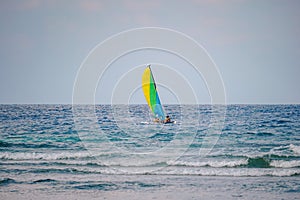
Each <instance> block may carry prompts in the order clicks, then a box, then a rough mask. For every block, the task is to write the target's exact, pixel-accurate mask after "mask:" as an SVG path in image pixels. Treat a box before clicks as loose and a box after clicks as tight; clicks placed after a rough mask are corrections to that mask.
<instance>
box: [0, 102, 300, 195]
mask: <svg viewBox="0 0 300 200" xmlns="http://www.w3.org/2000/svg"><path fill="white" fill-rule="evenodd" d="M80 109H81V111H82V110H83V111H84V110H85V112H80V113H81V114H78V112H74V108H72V106H71V105H1V106H0V160H1V163H0V177H1V178H0V191H1V193H2V194H4V193H6V194H8V193H9V194H19V193H20V191H21V192H22V193H26V192H29V191H36V190H47V191H49V193H50V194H51V193H54V192H57V191H77V192H79V193H80V191H90V190H93V191H127V190H132V191H144V190H145V191H147V190H149V189H154V190H161V191H163V190H164V188H169V186H170V185H172V187H174V188H173V189H174V190H176V188H177V187H178V188H182V187H183V188H184V187H187V188H191V187H192V188H193V187H194V188H197V187H201V188H203V187H205V186H207V187H208V185H209V184H208V185H207V184H204V183H203V184H204V186H203V185H201V186H200V185H197V184H200V183H201V180H206V179H208V177H211V178H210V179H209V180H214V179H215V178H218V177H220V179H221V180H219V181H218V180H216V182H214V185H218V184H220V183H221V182H222V181H225V182H226V181H227V183H228V184H227V187H228V189H234V190H235V191H236V192H237V193H239V191H246V190H250V191H251V190H256V189H257V188H260V189H261V188H265V192H266V193H268V192H270V193H272V192H277V193H279V194H289V195H292V196H289V197H295V199H296V196H297V194H299V193H300V186H299V181H300V106H299V105H229V106H227V107H224V106H222V107H221V108H214V107H212V106H210V105H199V106H192V105H181V106H179V105H168V106H165V111H166V112H167V113H168V114H170V115H171V117H172V119H173V120H176V121H177V123H176V124H166V125H163V124H155V123H152V122H151V121H152V119H151V117H150V116H151V115H150V114H149V110H148V108H147V106H146V105H132V106H129V107H128V106H122V105H119V106H113V107H111V106H108V105H97V106H95V107H90V108H80ZM91 111H94V112H93V113H91ZM223 111H224V113H223ZM225 111H226V112H225ZM86 113H88V114H87V115H88V116H85V114H86ZM91 116H93V117H91ZM120 177H123V178H120ZM133 177H135V178H133ZM159 177H164V180H166V181H162V179H160V178H159ZM166 177H169V179H168V178H166ZM174 177H175V178H174ZM176 177H177V178H176ZM201 177H203V178H202V179H201ZM225 177H226V178H225ZM224 178H225V179H226V180H224ZM170 179H174V180H172V181H170ZM175 179H176V180H177V181H179V179H180V184H175V185H174V182H175V183H176V181H175ZM185 179H186V181H185ZM196 179H197V180H196ZM209 180H207V182H209ZM242 180H247V181H249V180H253V181H251V182H248V184H246V185H244V186H243V184H241V185H239V187H238V188H237V187H236V185H235V186H231V183H233V182H234V181H242ZM255 180H260V181H255ZM199 181H200V183H199ZM191 182H194V185H193V186H191V185H189V184H191ZM229 183H230V184H229ZM201 184H202V183H201ZM264 184H265V185H264ZM220 187H221V186H220ZM222 187H223V186H222ZM233 187H234V188H233ZM24 188H25V189H24ZM26 188H27V189H26ZM232 197H237V198H238V197H239V195H237V196H232ZM244 197H245V196H244ZM245 198H249V199H250V197H245Z"/></svg>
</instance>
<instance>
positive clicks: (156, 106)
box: [142, 65, 176, 123]
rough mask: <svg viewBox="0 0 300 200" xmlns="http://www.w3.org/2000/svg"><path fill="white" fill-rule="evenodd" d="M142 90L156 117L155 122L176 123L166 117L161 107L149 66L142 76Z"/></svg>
mask: <svg viewBox="0 0 300 200" xmlns="http://www.w3.org/2000/svg"><path fill="white" fill-rule="evenodd" d="M142 88H143V92H144V95H145V99H146V101H147V103H148V106H149V109H150V110H151V111H152V113H153V115H154V118H155V119H154V121H155V122H160V123H176V121H171V119H170V117H169V116H168V115H167V116H166V115H165V112H164V109H163V107H162V105H161V102H160V99H159V96H158V92H157V89H156V84H155V81H154V77H153V74H152V71H151V68H150V65H148V66H147V67H146V69H145V71H144V73H143V76H142Z"/></svg>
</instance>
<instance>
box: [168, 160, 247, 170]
mask: <svg viewBox="0 0 300 200" xmlns="http://www.w3.org/2000/svg"><path fill="white" fill-rule="evenodd" d="M247 162H248V161H247V159H240V160H227V161H225V160H222V161H204V162H190V161H170V162H167V164H168V165H171V166H178V165H179V166H187V167H205V166H210V167H216V168H219V167H236V166H240V165H246V164H247Z"/></svg>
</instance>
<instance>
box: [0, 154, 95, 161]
mask: <svg viewBox="0 0 300 200" xmlns="http://www.w3.org/2000/svg"><path fill="white" fill-rule="evenodd" d="M84 157H90V154H89V153H88V152H61V153H37V152H1V153H0V159H5V160H60V159H74V158H84Z"/></svg>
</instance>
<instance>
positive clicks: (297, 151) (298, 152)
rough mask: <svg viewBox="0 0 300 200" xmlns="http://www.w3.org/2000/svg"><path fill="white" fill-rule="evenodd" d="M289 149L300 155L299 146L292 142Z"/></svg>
mask: <svg viewBox="0 0 300 200" xmlns="http://www.w3.org/2000/svg"><path fill="white" fill-rule="evenodd" d="M289 148H290V150H292V151H293V152H294V153H296V154H298V155H300V146H296V145H294V144H290V146H289Z"/></svg>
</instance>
